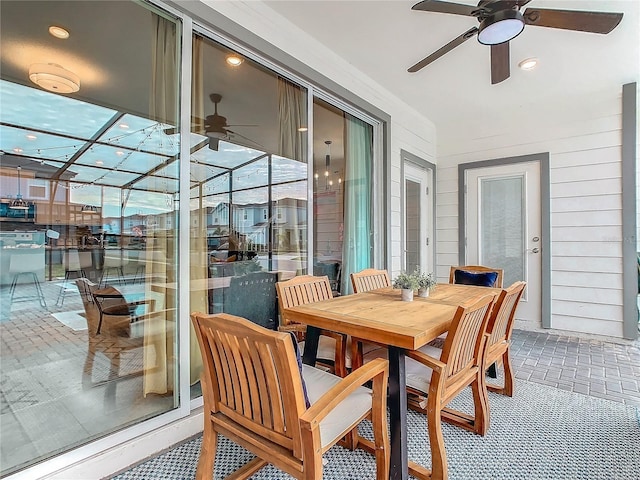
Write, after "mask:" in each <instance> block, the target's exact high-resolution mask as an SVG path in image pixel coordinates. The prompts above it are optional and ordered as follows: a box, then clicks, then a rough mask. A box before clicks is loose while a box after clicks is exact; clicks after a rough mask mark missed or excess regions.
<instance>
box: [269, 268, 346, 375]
mask: <svg viewBox="0 0 640 480" xmlns="http://www.w3.org/2000/svg"><path fill="white" fill-rule="evenodd" d="M276 290H277V292H278V305H279V306H280V326H279V328H280V330H286V331H294V332H296V333H297V334H298V339H302V340H303V341H302V342H301V343H300V345H301V349H302V350H304V335H305V332H306V325H300V324H299V323H295V322H292V321H290V320H289V318H288V317H287V309H288V308H291V307H296V306H298V305H306V304H308V303H314V302H321V301H323V300H329V299H331V298H333V294H332V293H331V284H330V282H329V278H328V277H327V276H323V277H314V276H312V275H299V276H297V277H294V278H292V279H291V280H286V281H284V282H277V283H276ZM317 359H318V360H317V363H316V364H317V365H324V366H325V367H327V368H329V369H331V370H332V371H333V373H335V374H336V375H339V376H341V377H344V376H346V374H347V368H350V367H351V355H350V352H349V351H348V350H347V339H346V336H345V335H342V334H341V333H337V332H331V331H328V330H322V331H321V333H320V339H319V342H318V354H317Z"/></svg>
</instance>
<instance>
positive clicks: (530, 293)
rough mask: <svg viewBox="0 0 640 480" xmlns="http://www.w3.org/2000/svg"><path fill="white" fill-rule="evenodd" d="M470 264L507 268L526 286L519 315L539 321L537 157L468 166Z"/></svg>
mask: <svg viewBox="0 0 640 480" xmlns="http://www.w3.org/2000/svg"><path fill="white" fill-rule="evenodd" d="M465 180H466V191H467V194H466V196H465V199H466V202H465V203H466V205H465V212H466V214H465V217H466V222H467V223H466V236H467V247H466V264H467V265H486V266H492V267H498V268H502V269H504V281H503V284H504V286H505V287H508V286H509V285H511V284H512V283H513V282H516V281H518V280H524V281H526V282H527V288H526V289H525V292H524V294H523V296H522V300H521V303H520V306H519V307H518V312H517V315H516V317H517V318H518V319H519V320H524V321H526V322H527V323H530V324H533V325H536V326H540V325H541V321H540V316H541V279H542V261H541V259H542V255H541V253H540V249H541V248H542V241H541V236H540V235H541V218H540V165H539V163H538V162H526V163H513V164H507V165H503V166H495V167H486V168H477V169H470V170H467V174H466V179H465Z"/></svg>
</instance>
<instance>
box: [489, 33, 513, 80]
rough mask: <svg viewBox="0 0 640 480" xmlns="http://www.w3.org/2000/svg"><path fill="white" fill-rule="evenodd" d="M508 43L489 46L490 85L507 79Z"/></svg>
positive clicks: (508, 73)
mask: <svg viewBox="0 0 640 480" xmlns="http://www.w3.org/2000/svg"><path fill="white" fill-rule="evenodd" d="M509 75H510V72H509V42H504V43H500V44H498V45H491V85H495V84H496V83H500V82H503V81H505V80H506V79H507V78H509Z"/></svg>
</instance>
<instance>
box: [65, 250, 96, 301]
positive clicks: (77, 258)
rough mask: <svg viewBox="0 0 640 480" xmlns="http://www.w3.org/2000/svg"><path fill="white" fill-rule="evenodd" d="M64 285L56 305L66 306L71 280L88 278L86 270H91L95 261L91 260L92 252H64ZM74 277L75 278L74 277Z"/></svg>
mask: <svg viewBox="0 0 640 480" xmlns="http://www.w3.org/2000/svg"><path fill="white" fill-rule="evenodd" d="M62 261H63V263H64V283H63V284H62V286H61V287H60V291H59V292H58V298H57V299H56V305H58V304H59V305H60V306H62V305H64V297H65V295H66V294H67V290H69V287H68V285H69V283H68V282H69V280H71V279H72V278H73V279H76V278H83V277H85V278H86V276H87V275H86V273H85V269H87V268H91V266H92V265H93V261H92V258H91V252H78V250H69V251H67V252H64V254H63V259H62ZM72 275H73V276H72Z"/></svg>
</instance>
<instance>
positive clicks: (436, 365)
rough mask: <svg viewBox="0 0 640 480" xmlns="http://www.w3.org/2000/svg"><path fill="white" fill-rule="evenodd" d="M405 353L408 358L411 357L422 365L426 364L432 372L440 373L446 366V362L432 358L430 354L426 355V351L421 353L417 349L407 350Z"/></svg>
mask: <svg viewBox="0 0 640 480" xmlns="http://www.w3.org/2000/svg"><path fill="white" fill-rule="evenodd" d="M405 355H406V356H407V357H409V358H412V359H413V360H415V361H416V362H420V363H422V364H423V365H426V366H427V367H429V368H430V369H432V370H433V371H434V372H438V373H442V372H444V371H445V369H446V368H447V364H446V363H443V362H441V361H440V360H438V359H437V358H433V357H432V356H430V355H427V354H426V353H422V352H421V351H419V350H408V351H407V352H406V353H405Z"/></svg>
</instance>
